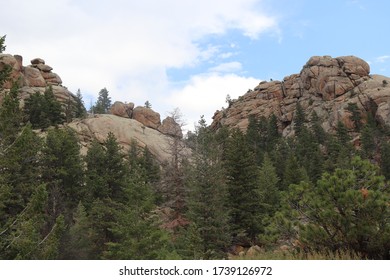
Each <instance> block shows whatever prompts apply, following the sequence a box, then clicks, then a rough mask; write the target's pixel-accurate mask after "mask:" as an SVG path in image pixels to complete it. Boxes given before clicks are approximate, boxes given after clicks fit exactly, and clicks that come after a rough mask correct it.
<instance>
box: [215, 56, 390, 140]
mask: <svg viewBox="0 0 390 280" xmlns="http://www.w3.org/2000/svg"><path fill="white" fill-rule="evenodd" d="M389 83H390V78H388V77H384V76H380V75H370V66H369V64H368V63H367V62H365V61H363V60H362V59H360V58H357V57H355V56H343V57H337V58H332V57H330V56H313V57H311V58H310V59H309V61H308V62H307V63H306V64H305V65H304V66H303V68H302V70H301V71H300V73H299V74H292V75H290V76H287V77H285V78H284V79H283V80H282V81H270V82H266V81H263V82H261V83H260V84H259V85H258V86H256V87H255V88H254V89H253V90H249V91H248V92H247V93H245V94H244V95H242V96H240V97H239V98H238V99H237V100H231V101H230V103H229V107H228V108H226V109H222V110H219V111H216V113H215V114H214V117H213V123H212V124H211V127H212V128H213V129H214V130H216V129H218V128H219V127H221V126H227V127H229V128H233V127H238V128H240V129H243V130H245V129H246V127H247V125H248V118H249V116H254V117H257V118H259V117H261V116H264V117H266V118H267V117H269V116H270V115H272V114H274V115H275V116H276V117H277V120H278V126H279V130H280V131H282V133H283V135H284V136H289V135H293V133H294V130H293V127H294V114H295V110H296V106H297V104H298V103H299V104H300V105H301V107H302V109H303V110H304V112H305V115H306V119H307V120H310V119H311V118H312V115H313V113H315V114H316V115H317V116H318V118H319V120H320V123H321V126H322V127H323V129H324V130H325V131H326V132H334V131H335V129H336V127H337V124H338V122H342V123H343V124H344V125H345V126H346V127H347V128H348V129H349V131H353V128H354V123H353V122H352V121H351V118H350V117H351V112H350V110H348V106H349V104H350V103H353V104H356V105H357V108H358V111H359V113H360V114H361V116H362V117H363V119H366V118H367V115H368V114H372V115H373V116H374V117H375V120H376V121H377V122H378V123H380V124H382V125H390V105H389V103H390V85H389Z"/></svg>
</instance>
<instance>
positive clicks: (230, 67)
mask: <svg viewBox="0 0 390 280" xmlns="http://www.w3.org/2000/svg"><path fill="white" fill-rule="evenodd" d="M241 69H242V64H241V63H240V62H238V61H233V62H225V63H221V64H219V65H217V66H215V67H212V68H210V70H209V71H210V72H224V73H228V72H237V71H240V70H241Z"/></svg>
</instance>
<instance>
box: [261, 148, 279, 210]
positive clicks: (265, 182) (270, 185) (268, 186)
mask: <svg viewBox="0 0 390 280" xmlns="http://www.w3.org/2000/svg"><path fill="white" fill-rule="evenodd" d="M278 183H279V178H278V175H277V174H276V168H275V167H274V165H273V163H272V161H271V159H270V157H269V156H268V154H265V156H264V161H263V164H262V165H261V168H260V171H259V188H258V190H259V195H260V199H261V205H262V208H263V209H264V213H267V214H268V215H269V216H272V215H273V214H274V212H275V211H276V209H277V207H278V205H279V200H280V198H279V190H278Z"/></svg>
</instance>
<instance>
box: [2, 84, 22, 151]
mask: <svg viewBox="0 0 390 280" xmlns="http://www.w3.org/2000/svg"><path fill="white" fill-rule="evenodd" d="M22 119H23V115H22V111H21V109H20V107H19V98H18V87H17V85H16V84H14V85H13V87H12V88H11V90H10V91H9V92H8V93H5V95H4V97H3V100H2V102H1V104H0V145H1V146H2V147H3V149H6V147H7V146H9V145H11V144H12V143H13V142H14V141H15V140H16V138H17V137H18V134H19V132H20V129H21V123H22Z"/></svg>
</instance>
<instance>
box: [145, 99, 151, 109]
mask: <svg viewBox="0 0 390 280" xmlns="http://www.w3.org/2000/svg"><path fill="white" fill-rule="evenodd" d="M145 108H148V109H151V108H152V104H151V103H150V102H149V100H146V101H145Z"/></svg>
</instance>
